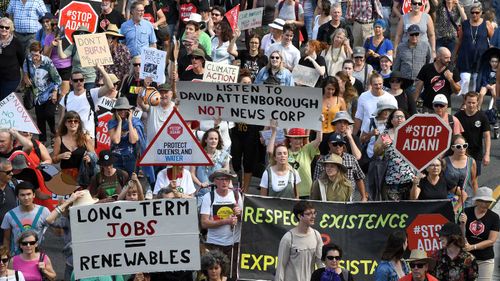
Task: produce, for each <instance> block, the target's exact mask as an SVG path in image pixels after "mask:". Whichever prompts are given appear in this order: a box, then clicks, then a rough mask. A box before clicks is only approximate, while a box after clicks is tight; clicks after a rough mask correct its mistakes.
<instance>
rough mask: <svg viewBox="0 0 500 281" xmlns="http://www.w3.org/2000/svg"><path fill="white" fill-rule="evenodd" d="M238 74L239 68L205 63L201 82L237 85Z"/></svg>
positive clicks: (209, 62)
mask: <svg viewBox="0 0 500 281" xmlns="http://www.w3.org/2000/svg"><path fill="white" fill-rule="evenodd" d="M239 73H240V67H239V66H236V65H230V64H225V63H217V62H211V61H207V62H205V71H204V72H203V82H221V83H237V82H238V74H239Z"/></svg>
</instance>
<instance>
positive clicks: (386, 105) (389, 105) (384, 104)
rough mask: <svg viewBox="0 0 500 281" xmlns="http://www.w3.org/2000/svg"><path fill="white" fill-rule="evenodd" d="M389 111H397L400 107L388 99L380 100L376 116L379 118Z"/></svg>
mask: <svg viewBox="0 0 500 281" xmlns="http://www.w3.org/2000/svg"><path fill="white" fill-rule="evenodd" d="M387 109H390V110H396V109H398V106H397V104H394V103H393V102H391V100H389V99H387V98H382V99H380V100H379V101H378V102H377V113H376V114H375V116H378V115H379V114H380V112H382V111H384V110H387Z"/></svg>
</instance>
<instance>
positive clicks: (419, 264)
mask: <svg viewBox="0 0 500 281" xmlns="http://www.w3.org/2000/svg"><path fill="white" fill-rule="evenodd" d="M424 265H425V263H417V262H410V268H415V267H416V268H424Z"/></svg>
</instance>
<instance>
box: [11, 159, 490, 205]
mask: <svg viewBox="0 0 500 281" xmlns="http://www.w3.org/2000/svg"><path fill="white" fill-rule="evenodd" d="M12 167H14V164H12ZM476 200H481V201H487V202H495V201H497V200H495V198H493V190H491V188H489V187H487V186H481V187H480V188H478V189H477V191H476V196H474V197H473V198H472V201H476Z"/></svg>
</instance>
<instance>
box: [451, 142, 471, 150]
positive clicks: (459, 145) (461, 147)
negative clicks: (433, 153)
mask: <svg viewBox="0 0 500 281" xmlns="http://www.w3.org/2000/svg"><path fill="white" fill-rule="evenodd" d="M451 147H453V148H456V149H467V147H469V144H468V143H464V144H454V145H452V146H451Z"/></svg>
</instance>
